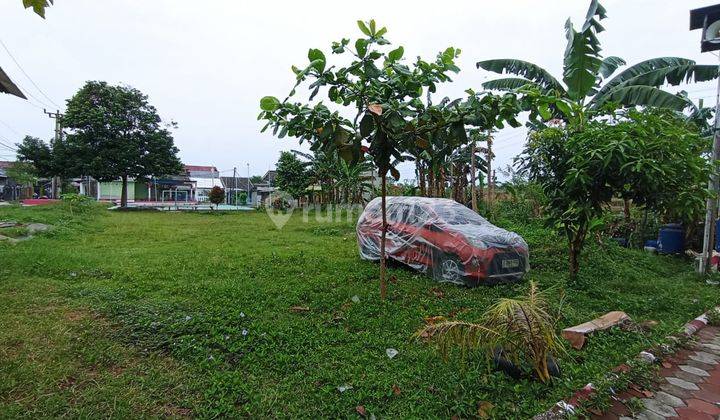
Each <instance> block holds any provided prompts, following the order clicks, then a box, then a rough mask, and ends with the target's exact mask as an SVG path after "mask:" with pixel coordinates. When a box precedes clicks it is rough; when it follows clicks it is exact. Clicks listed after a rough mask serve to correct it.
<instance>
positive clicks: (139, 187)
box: [128, 182, 148, 201]
mask: <svg viewBox="0 0 720 420" xmlns="http://www.w3.org/2000/svg"><path fill="white" fill-rule="evenodd" d="M128 189H130V186H128ZM134 190H135V200H136V201H138V200H143V201H147V199H148V187H147V184H146V183H144V182H135V188H134Z"/></svg>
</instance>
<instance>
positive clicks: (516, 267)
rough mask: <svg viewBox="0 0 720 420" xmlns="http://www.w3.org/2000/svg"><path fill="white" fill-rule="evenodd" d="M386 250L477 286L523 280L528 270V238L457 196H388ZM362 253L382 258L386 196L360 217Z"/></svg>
mask: <svg viewBox="0 0 720 420" xmlns="http://www.w3.org/2000/svg"><path fill="white" fill-rule="evenodd" d="M386 200H387V201H386V207H387V223H388V230H387V234H386V238H385V253H386V256H387V258H388V259H393V260H396V261H399V262H401V263H404V264H407V265H408V266H410V267H412V268H414V269H417V270H419V271H422V272H425V273H428V274H430V275H431V276H432V277H433V278H434V279H435V280H436V281H439V282H451V283H456V284H465V285H468V286H477V285H479V284H495V283H499V282H506V281H514V280H519V279H521V278H522V276H523V275H524V274H525V273H526V272H527V271H528V270H529V268H530V264H529V255H528V246H527V243H525V241H524V240H523V238H522V237H520V235H518V234H516V233H514V232H509V231H507V230H505V229H502V228H499V227H497V226H495V225H493V224H491V223H490V222H488V221H487V220H485V219H484V218H483V217H482V216H480V215H479V214H477V213H475V212H474V211H472V210H470V209H469V208H467V207H465V206H463V205H462V204H460V203H457V202H456V201H454V200H449V199H445V198H425V197H387V198H386ZM356 230H357V238H358V247H359V249H360V256H361V257H362V258H363V259H365V260H372V261H378V260H380V240H381V235H382V208H381V198H380V197H378V198H375V199H373V200H372V201H371V202H370V203H368V205H367V206H366V207H365V211H363V213H362V215H361V216H360V219H359V220H358V223H357V227H356Z"/></svg>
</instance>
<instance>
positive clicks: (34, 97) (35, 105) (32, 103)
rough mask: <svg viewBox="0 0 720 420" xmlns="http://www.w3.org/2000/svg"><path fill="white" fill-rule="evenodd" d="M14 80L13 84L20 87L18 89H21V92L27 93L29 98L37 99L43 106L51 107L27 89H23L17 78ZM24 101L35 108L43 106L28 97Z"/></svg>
mask: <svg viewBox="0 0 720 420" xmlns="http://www.w3.org/2000/svg"><path fill="white" fill-rule="evenodd" d="M14 82H15V84H16V85H17V86H18V88H20V90H21V91H22V92H23V93H25V94H27V95H28V96H29V97H30V98H32V99H34V100H36V101H38V102H39V103H41V104H42V105H43V106H44V107H47V108H51V107H50V106H49V105H48V104H46V103H45V102H44V101H42V100H40V99H38V97H37V96H35V95H33V94H32V93H30V91H29V90H27V89H25V88H24V87H23V85H21V84H20V83H19V82H18V81H17V80H14ZM24 102H25V103H28V104H30V105H32V106H34V107H35V108H37V109H44V108H43V106H40V105H38V104H36V103H34V102H33V101H31V100H30V99H28V100H27V101H24Z"/></svg>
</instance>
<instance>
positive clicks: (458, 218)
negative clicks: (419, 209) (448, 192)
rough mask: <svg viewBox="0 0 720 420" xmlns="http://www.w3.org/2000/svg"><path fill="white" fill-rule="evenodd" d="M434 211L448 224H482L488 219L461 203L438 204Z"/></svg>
mask: <svg viewBox="0 0 720 420" xmlns="http://www.w3.org/2000/svg"><path fill="white" fill-rule="evenodd" d="M434 210H435V213H437V215H438V216H439V217H440V219H442V220H444V221H445V222H446V223H448V224H450V225H484V224H487V223H488V221H487V220H485V219H484V218H483V217H482V216H480V215H479V214H477V213H475V212H474V211H472V210H470V209H469V208H467V207H465V206H463V205H461V204H444V203H443V204H438V205H437V206H435V207H434Z"/></svg>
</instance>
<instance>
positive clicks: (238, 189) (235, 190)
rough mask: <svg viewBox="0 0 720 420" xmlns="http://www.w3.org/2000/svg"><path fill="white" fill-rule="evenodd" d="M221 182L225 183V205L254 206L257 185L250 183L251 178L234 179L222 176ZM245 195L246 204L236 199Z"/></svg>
mask: <svg viewBox="0 0 720 420" xmlns="http://www.w3.org/2000/svg"><path fill="white" fill-rule="evenodd" d="M220 181H222V183H223V188H225V203H226V204H231V205H236V204H248V205H250V204H252V203H253V199H254V197H255V195H256V192H255V185H254V184H253V183H252V181H250V178H244V177H239V176H236V177H232V176H221V177H220ZM242 193H245V195H246V199H245V203H238V202H236V199H237V198H238V197H239V196H240V195H242Z"/></svg>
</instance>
